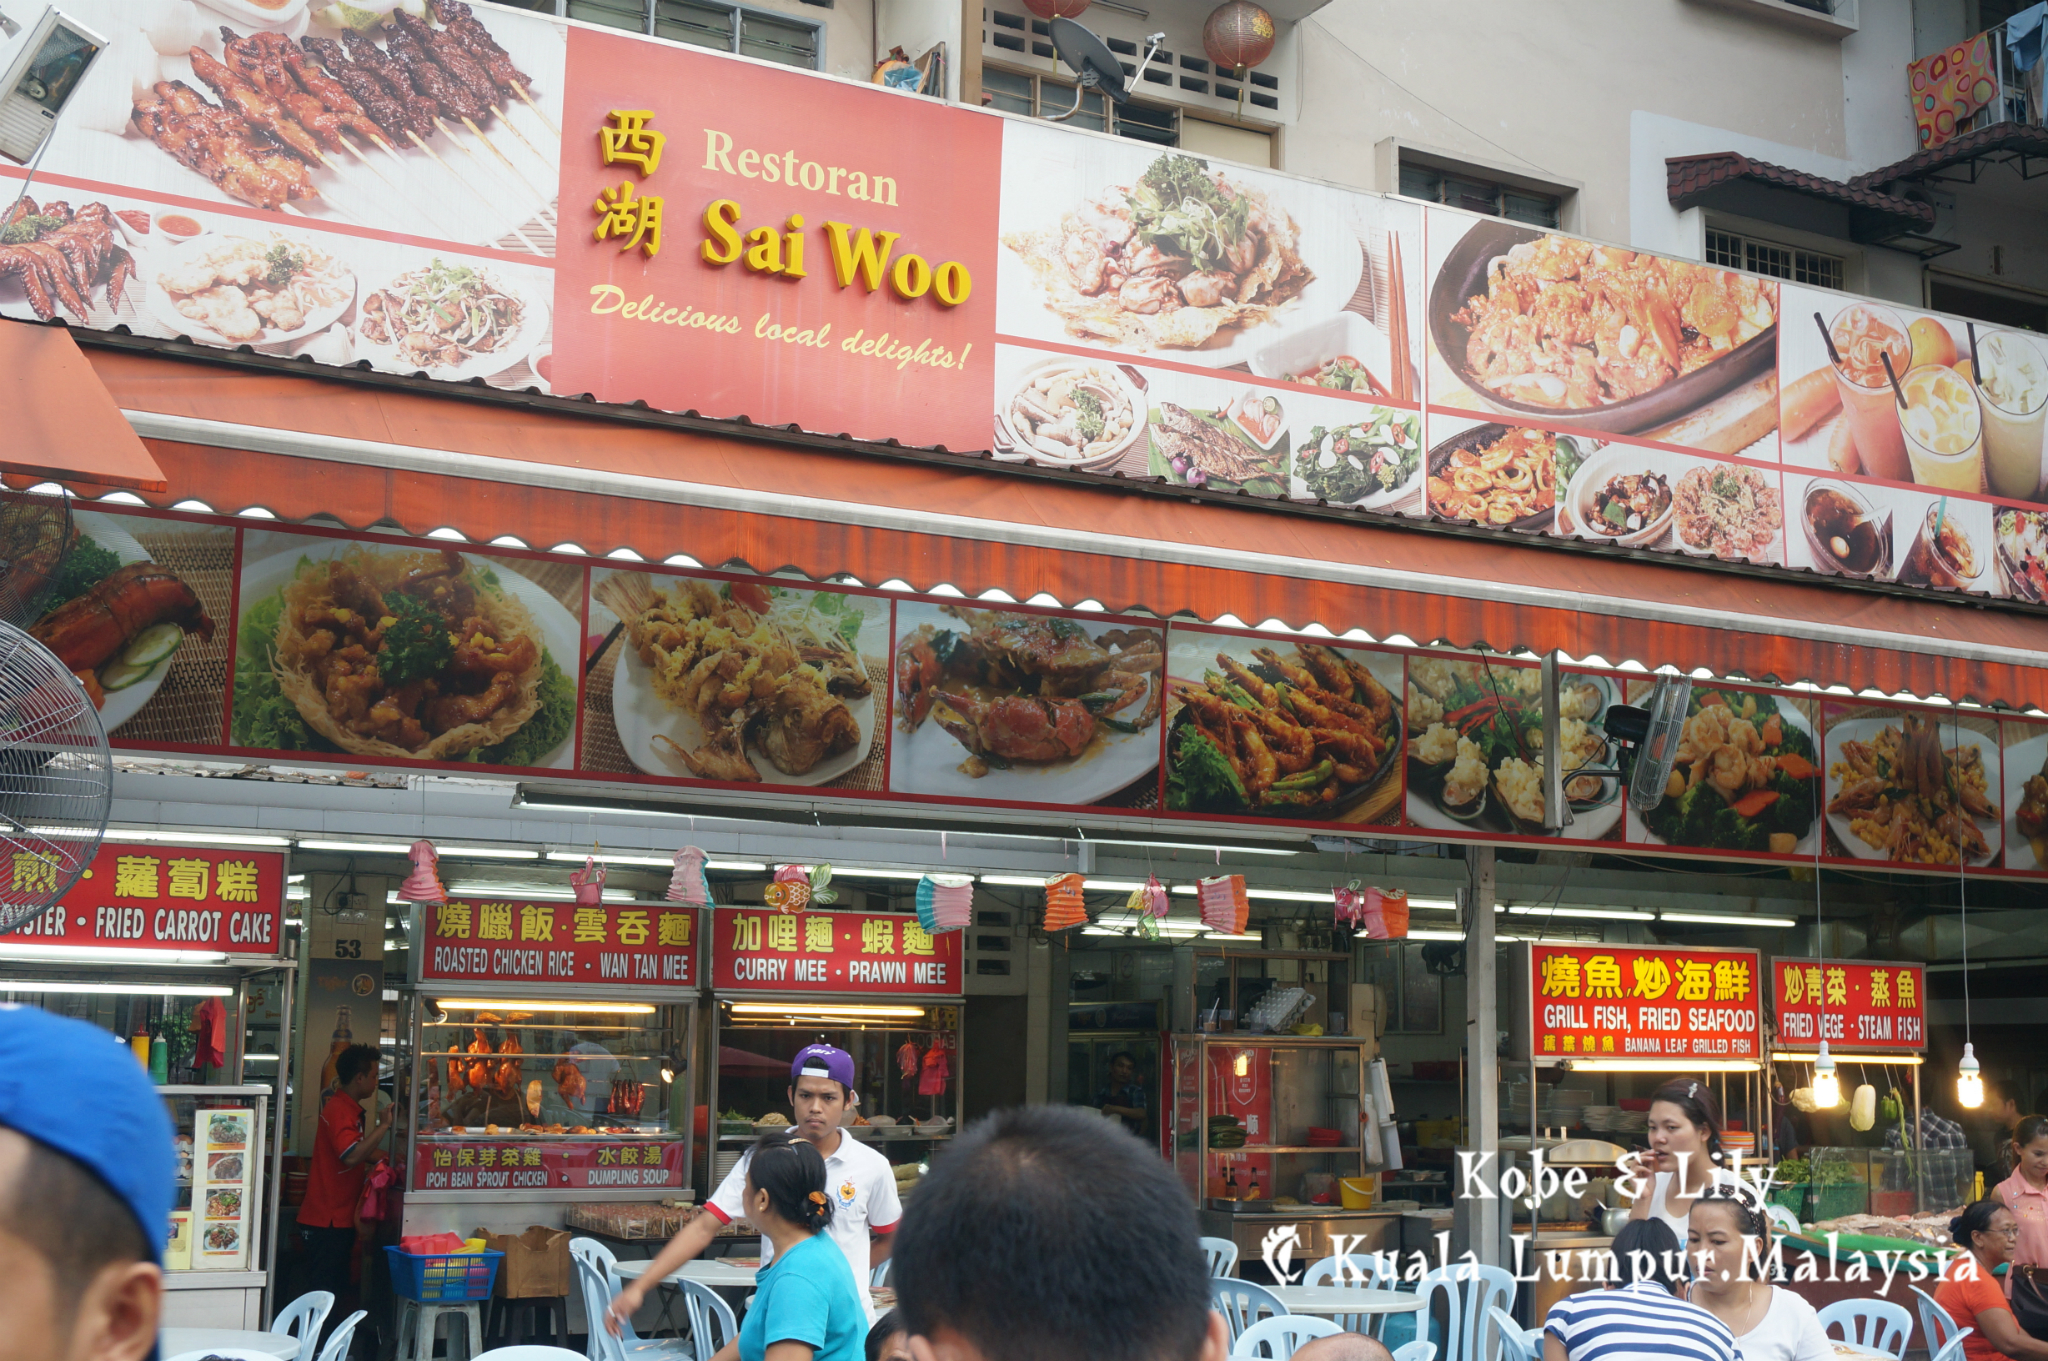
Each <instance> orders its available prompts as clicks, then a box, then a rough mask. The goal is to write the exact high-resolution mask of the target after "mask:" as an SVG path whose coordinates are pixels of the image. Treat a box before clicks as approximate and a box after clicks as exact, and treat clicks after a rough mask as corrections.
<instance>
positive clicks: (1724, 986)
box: [1529, 944, 1763, 1066]
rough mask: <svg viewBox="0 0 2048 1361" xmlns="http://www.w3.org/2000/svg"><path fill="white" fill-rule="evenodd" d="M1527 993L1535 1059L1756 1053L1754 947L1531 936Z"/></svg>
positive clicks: (1677, 1059) (1677, 1062)
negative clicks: (1545, 940)
mask: <svg viewBox="0 0 2048 1361" xmlns="http://www.w3.org/2000/svg"><path fill="white" fill-rule="evenodd" d="M1529 975H1530V977H1529V995H1530V998H1531V1000H1532V1002H1533V1003H1534V1011H1535V1015H1534V1017H1533V1018H1532V1019H1533V1021H1534V1028H1533V1031H1532V1033H1533V1035H1534V1037H1535V1052H1536V1056H1537V1057H1538V1058H1546V1059H1562V1058H1574V1057H1578V1058H1617V1059H1625V1058H1635V1059H1670V1060H1672V1061H1673V1064H1674V1066H1683V1063H1684V1061H1685V1060H1688V1059H1754V1058H1757V1057H1759V1056H1760V1054H1761V1052H1762V1035H1763V1022H1762V1016H1761V1014H1760V1012H1759V1009H1758V1005H1757V1004H1758V988H1759V987H1760V986H1761V985H1762V977H1761V974H1760V972H1759V961H1758V957H1757V952H1756V951H1754V950H1694V949H1675V948H1670V947H1661V946H1630V945H1608V944H1572V945H1550V944H1537V945H1532V946H1531V947H1530V949H1529Z"/></svg>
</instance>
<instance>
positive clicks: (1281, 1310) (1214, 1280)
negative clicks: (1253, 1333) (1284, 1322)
mask: <svg viewBox="0 0 2048 1361" xmlns="http://www.w3.org/2000/svg"><path fill="white" fill-rule="evenodd" d="M1209 1306H1210V1307H1211V1308H1212V1309H1214V1310H1215V1311H1216V1312H1217V1313H1219V1314H1221V1315H1223V1321H1224V1322H1225V1323H1228V1324H1229V1325H1230V1341H1231V1343H1232V1345H1235V1344H1236V1342H1237V1339H1238V1338H1240V1337H1242V1336H1244V1330H1245V1329H1247V1328H1249V1327H1251V1326H1252V1325H1253V1324H1254V1323H1257V1322H1258V1321H1259V1318H1260V1316H1261V1315H1262V1314H1263V1315H1269V1316H1272V1317H1275V1318H1286V1317H1288V1312H1287V1306H1286V1305H1284V1304H1282V1303H1281V1302H1280V1297H1279V1296H1278V1295H1276V1294H1274V1293H1273V1292H1272V1291H1270V1290H1268V1289H1266V1287H1264V1286H1263V1285H1255V1284H1253V1283H1252V1282H1250V1281H1241V1280H1239V1279H1238V1278H1237V1277H1235V1276H1215V1277H1211V1278H1210V1281H1209Z"/></svg>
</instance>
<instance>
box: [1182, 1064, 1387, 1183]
mask: <svg viewBox="0 0 2048 1361" xmlns="http://www.w3.org/2000/svg"><path fill="white" fill-rule="evenodd" d="M1365 1054H1366V1044H1365V1042H1363V1041H1360V1040H1354V1039H1349V1038H1343V1037H1337V1038H1324V1037H1320V1036H1318V1037H1308V1036H1301V1035H1250V1034H1234V1035H1176V1036H1174V1037H1173V1058H1172V1061H1171V1063H1170V1064H1169V1065H1168V1071H1169V1074H1170V1076H1171V1080H1172V1083H1173V1090H1172V1091H1171V1092H1170V1093H1169V1095H1168V1109H1169V1110H1170V1111H1171V1112H1172V1115H1173V1132H1174V1163H1175V1166H1176V1168H1177V1169H1178V1170H1179V1172H1180V1176H1181V1180H1182V1181H1183V1182H1184V1183H1185V1184H1186V1185H1187V1187H1188V1189H1189V1190H1190V1191H1192V1192H1194V1193H1195V1194H1196V1195H1197V1196H1198V1197H1199V1198H1201V1199H1203V1200H1209V1201H1271V1200H1275V1199H1286V1200H1294V1201H1298V1202H1300V1203H1301V1204H1304V1205H1321V1204H1332V1203H1336V1202H1337V1201H1338V1200H1339V1193H1338V1189H1337V1187H1336V1184H1335V1181H1336V1178H1338V1177H1358V1176H1363V1175H1365V1173H1366V1171H1367V1162H1366V1151H1365V1148H1364V1147H1363V1145H1362V1144H1361V1142H1360V1134H1359V1131H1360V1128H1361V1126H1360V1123H1359V1109H1360V1106H1359V1094H1360V1092H1361V1091H1362V1090H1363V1089H1364V1082H1365V1063H1366V1057H1365Z"/></svg>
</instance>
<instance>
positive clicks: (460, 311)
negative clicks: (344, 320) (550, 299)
mask: <svg viewBox="0 0 2048 1361" xmlns="http://www.w3.org/2000/svg"><path fill="white" fill-rule="evenodd" d="M537 307H538V304H534V303H529V302H527V301H526V300H525V299H524V298H522V297H520V295H519V294H518V293H516V292H514V291H513V290H511V289H510V288H508V287H507V286H506V285H504V284H503V283H500V282H499V280H498V279H497V277H496V276H495V275H493V274H492V273H491V272H490V271H488V270H486V269H482V268H479V267H477V266H475V265H464V264H449V263H448V262H446V261H444V260H443V259H442V258H441V257H440V256H438V255H437V256H435V257H434V259H433V263H431V264H430V265H428V266H427V267H426V268H424V269H414V270H408V271H407V272H405V273H404V274H401V275H399V276H398V277H397V278H396V279H393V280H392V281H391V282H390V283H388V284H386V285H385V286H384V287H382V288H380V289H377V290H375V291H374V292H369V293H365V294H364V295H363V299H362V302H361V304H360V305H359V306H358V307H357V309H356V335H357V337H358V338H359V339H361V340H362V341H364V342H366V343H368V344H370V345H374V346H381V347H384V348H386V349H389V350H391V351H392V352H393V362H395V363H397V364H401V365H409V366H411V367H412V368H415V369H421V370H424V371H425V372H427V373H429V374H431V375H432V376H433V377H436V378H453V377H471V376H481V375H486V374H489V373H494V372H496V371H497V370H498V369H500V368H504V367H507V366H509V365H511V364H513V363H515V362H517V361H518V360H520V359H522V358H524V357H525V354H526V350H527V349H529V348H531V345H532V338H531V337H528V336H526V334H525V332H526V328H527V321H528V313H529V311H532V310H534V309H536V308H537ZM448 370H453V371H454V372H447V371H448Z"/></svg>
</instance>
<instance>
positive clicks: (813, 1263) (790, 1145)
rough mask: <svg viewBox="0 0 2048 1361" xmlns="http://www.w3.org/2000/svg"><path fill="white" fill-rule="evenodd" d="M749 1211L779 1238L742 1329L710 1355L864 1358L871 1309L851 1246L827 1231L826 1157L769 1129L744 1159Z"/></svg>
mask: <svg viewBox="0 0 2048 1361" xmlns="http://www.w3.org/2000/svg"><path fill="white" fill-rule="evenodd" d="M746 1205H747V1218H748V1219H750V1220H752V1221H753V1222H754V1225H755V1227H756V1228H758V1229H760V1230H761V1232H762V1233H764V1234H766V1235H767V1236H768V1240H769V1241H770V1242H771V1243H773V1244H774V1245H775V1257H774V1260H773V1261H771V1262H769V1264H768V1265H767V1266H766V1267H764V1268H763V1269H762V1271H761V1274H760V1275H759V1276H757V1277H756V1278H755V1280H754V1304H753V1307H752V1308H750V1309H748V1310H747V1316H746V1318H745V1319H744V1320H742V1321H741V1323H740V1335H739V1337H738V1338H737V1339H736V1340H734V1341H732V1342H728V1343H727V1344H726V1345H725V1346H723V1347H721V1348H719V1351H718V1354H717V1355H716V1356H714V1357H713V1358H712V1359H711V1361H863V1355H862V1347H863V1344H864V1341H865V1339H866V1336H867V1330H868V1314H867V1310H866V1308H864V1307H863V1306H862V1304H861V1299H860V1288H859V1287H858V1286H857V1285H856V1284H855V1283H854V1279H853V1269H852V1268H851V1267H849V1266H847V1264H846V1254H845V1253H843V1252H841V1251H840V1250H839V1248H838V1246H837V1245H835V1244H834V1243H833V1242H832V1240H831V1239H830V1238H827V1237H826V1236H825V1232H824V1231H825V1226H826V1225H828V1224H830V1223H831V1222H832V1198H831V1197H830V1196H828V1195H826V1194H825V1159H824V1157H823V1156H822V1155H821V1154H820V1153H819V1152H818V1150H817V1148H816V1146H814V1145H813V1144H811V1143H809V1142H808V1141H806V1140H803V1139H793V1138H791V1137H789V1135H788V1134H764V1135H762V1136H761V1137H760V1138H759V1139H757V1140H756V1141H755V1142H754V1150H753V1155H752V1156H751V1157H750V1158H749V1159H748V1160H747V1199H746Z"/></svg>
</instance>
